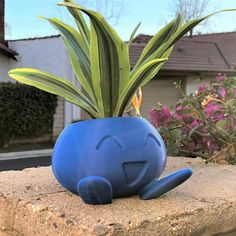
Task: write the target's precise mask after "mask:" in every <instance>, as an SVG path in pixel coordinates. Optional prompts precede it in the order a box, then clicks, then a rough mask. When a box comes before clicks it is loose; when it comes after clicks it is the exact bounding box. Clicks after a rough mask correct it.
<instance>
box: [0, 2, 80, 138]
mask: <svg viewBox="0 0 236 236" xmlns="http://www.w3.org/2000/svg"><path fill="white" fill-rule="evenodd" d="M4 33H5V32H4V0H1V1H0V82H15V81H14V80H12V79H11V78H9V76H8V71H9V70H10V69H13V68H16V67H31V68H36V69H40V70H43V71H46V72H49V73H52V74H55V75H57V76H60V77H63V78H67V79H68V80H70V81H72V82H73V81H74V83H76V81H75V76H74V73H73V69H72V68H71V65H70V59H69V55H68V53H67V50H66V48H65V46H64V44H63V41H62V40H61V38H60V37H59V36H51V37H41V38H32V39H20V40H9V41H5V36H4ZM80 116H81V114H80V109H78V108H77V107H75V106H72V105H71V104H69V103H67V102H65V101H64V99H62V98H59V97H58V104H57V109H56V114H55V115H54V125H53V134H52V136H53V137H54V139H55V138H56V137H57V136H58V135H59V134H60V132H61V130H62V129H63V128H64V127H65V125H67V124H69V123H71V121H72V120H76V119H79V118H80Z"/></svg>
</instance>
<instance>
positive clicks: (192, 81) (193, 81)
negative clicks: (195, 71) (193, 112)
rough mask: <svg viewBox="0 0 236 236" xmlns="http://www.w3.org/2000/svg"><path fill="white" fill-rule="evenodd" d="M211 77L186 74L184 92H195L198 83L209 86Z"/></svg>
mask: <svg viewBox="0 0 236 236" xmlns="http://www.w3.org/2000/svg"><path fill="white" fill-rule="evenodd" d="M212 81H213V77H210V76H208V77H206V76H205V77H204V78H201V76H188V78H187V83H186V94H188V95H189V94H195V92H196V91H197V89H198V88H199V86H200V85H202V84H205V85H206V86H207V87H209V88H210V87H211V84H212Z"/></svg>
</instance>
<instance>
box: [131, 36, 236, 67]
mask: <svg viewBox="0 0 236 236" xmlns="http://www.w3.org/2000/svg"><path fill="white" fill-rule="evenodd" d="M235 36H236V34H235ZM194 37H195V36H193V37H192V38H191V39H190V40H189V37H184V38H183V39H181V40H179V41H178V42H177V43H176V44H175V47H174V50H173V52H172V54H171V56H170V58H169V60H168V61H167V62H166V63H165V64H164V66H163V68H162V70H163V71H164V70H168V71H171V70H173V71H206V72H208V71H209V72H229V71H233V70H232V69H233V68H232V67H231V66H230V63H229V62H228V61H227V58H226V57H225V55H224V52H223V51H222V50H221V48H220V47H219V45H218V44H217V43H215V42H211V41H210V40H209V41H208V40H206V41H201V40H200V39H199V40H196V41H195V40H194ZM150 39H151V36H149V35H138V36H137V37H136V38H135V39H134V42H135V43H133V44H132V45H131V48H130V59H131V65H134V64H135V63H136V61H137V60H138V58H139V56H140V55H141V52H142V50H143V48H144V47H145V45H146V43H147V42H148V41H149V40H150ZM137 42H141V43H137ZM235 47H236V41H235ZM235 62H236V60H235ZM234 69H235V68H234Z"/></svg>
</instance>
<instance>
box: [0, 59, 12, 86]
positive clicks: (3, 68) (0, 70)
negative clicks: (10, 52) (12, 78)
mask: <svg viewBox="0 0 236 236" xmlns="http://www.w3.org/2000/svg"><path fill="white" fill-rule="evenodd" d="M12 61H13V59H10V58H8V57H6V56H4V55H1V54H0V82H7V81H9V77H8V71H9V70H10V68H11V63H12Z"/></svg>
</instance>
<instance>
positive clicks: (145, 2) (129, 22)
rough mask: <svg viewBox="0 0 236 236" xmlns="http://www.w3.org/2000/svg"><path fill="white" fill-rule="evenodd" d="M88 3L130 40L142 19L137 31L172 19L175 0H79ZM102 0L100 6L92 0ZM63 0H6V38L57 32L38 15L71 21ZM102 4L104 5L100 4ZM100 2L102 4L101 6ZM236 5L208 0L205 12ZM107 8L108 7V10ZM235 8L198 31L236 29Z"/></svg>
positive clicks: (232, 1) (225, 0) (230, 0)
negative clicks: (108, 2)
mask: <svg viewBox="0 0 236 236" xmlns="http://www.w3.org/2000/svg"><path fill="white" fill-rule="evenodd" d="M77 1H78V2H80V3H81V4H83V5H84V6H86V7H90V8H92V9H95V8H96V9H100V10H101V11H102V12H103V13H104V14H105V15H106V16H108V15H109V14H110V12H112V9H113V12H114V13H113V14H114V15H116V14H118V15H119V18H112V19H110V20H109V22H110V23H111V24H112V25H113V27H114V28H115V29H116V30H117V32H118V33H119V35H120V36H121V38H122V39H123V40H128V39H129V36H130V33H131V32H132V30H133V28H134V27H135V26H136V25H137V24H138V23H139V22H140V21H141V22H142V24H141V27H140V28H139V31H138V33H144V34H149V35H153V34H155V33H156V32H157V31H158V30H159V29H160V27H162V26H163V25H164V24H165V23H167V22H168V21H170V20H171V19H172V14H171V12H170V8H171V3H172V1H173V0H142V1H141V0H114V1H113V0H110V1H112V2H115V5H114V6H115V7H114V8H112V7H111V6H109V7H108V8H105V7H104V6H103V5H104V4H103V2H104V1H105V0H80V1H79V0H77ZM94 1H95V2H96V1H97V3H99V4H98V6H95V5H94V4H93V5H92V3H91V2H94ZM58 2H60V0H5V5H6V6H5V15H6V23H7V26H8V27H7V36H6V38H7V39H22V38H31V37H41V36H49V35H55V34H57V31H55V30H54V29H53V28H52V26H51V25H49V23H48V22H47V21H45V20H43V19H40V18H38V16H46V17H57V18H60V19H61V20H63V21H65V22H67V23H69V24H72V25H73V21H72V19H71V18H70V16H69V14H68V13H67V12H66V10H65V8H64V7H61V6H57V3H58ZM101 4H103V5H101ZM100 5H101V6H100ZM226 8H236V0H209V7H208V8H207V9H206V10H205V13H206V14H207V13H210V12H213V11H216V10H220V9H226ZM105 9H108V11H107V12H106V11H105ZM235 22H236V12H235V13H234V12H233V13H221V14H219V15H217V16H214V17H212V18H211V19H210V20H209V21H208V22H207V24H206V25H205V26H204V27H200V28H198V29H196V32H200V31H201V32H202V33H212V32H228V31H235V30H236V24H235Z"/></svg>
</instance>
